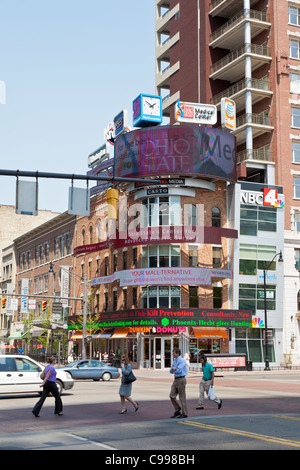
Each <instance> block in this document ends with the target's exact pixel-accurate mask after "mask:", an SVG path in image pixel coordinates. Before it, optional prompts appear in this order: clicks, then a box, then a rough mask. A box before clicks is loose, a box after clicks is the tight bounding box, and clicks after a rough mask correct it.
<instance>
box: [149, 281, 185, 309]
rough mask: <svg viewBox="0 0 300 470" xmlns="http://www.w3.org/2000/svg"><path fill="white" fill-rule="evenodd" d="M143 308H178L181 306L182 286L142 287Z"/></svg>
mask: <svg viewBox="0 0 300 470" xmlns="http://www.w3.org/2000/svg"><path fill="white" fill-rule="evenodd" d="M141 304H142V308H158V307H159V308H178V307H180V286H148V287H142V291H141Z"/></svg>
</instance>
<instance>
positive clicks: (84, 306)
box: [82, 274, 87, 359]
mask: <svg viewBox="0 0 300 470" xmlns="http://www.w3.org/2000/svg"><path fill="white" fill-rule="evenodd" d="M82 307H83V308H82V310H83V321H82V359H86V320H87V275H86V274H84V275H83V306H82Z"/></svg>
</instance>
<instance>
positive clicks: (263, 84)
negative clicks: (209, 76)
mask: <svg viewBox="0 0 300 470" xmlns="http://www.w3.org/2000/svg"><path fill="white" fill-rule="evenodd" d="M246 88H255V89H257V90H266V91H272V85H271V82H269V81H268V80H265V79H263V78H245V79H243V80H240V81H239V82H237V83H235V84H234V85H232V86H231V87H229V88H227V89H226V90H224V91H221V92H220V93H218V94H217V95H215V96H213V97H212V98H211V99H210V102H211V103H212V104H217V103H220V101H221V99H222V98H230V96H232V95H235V94H236V93H238V92H240V91H242V90H244V89H246Z"/></svg>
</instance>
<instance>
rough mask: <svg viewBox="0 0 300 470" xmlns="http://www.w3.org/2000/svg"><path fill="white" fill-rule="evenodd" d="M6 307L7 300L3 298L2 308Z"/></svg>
mask: <svg viewBox="0 0 300 470" xmlns="http://www.w3.org/2000/svg"><path fill="white" fill-rule="evenodd" d="M5 307H6V299H5V298H4V297H2V308H5Z"/></svg>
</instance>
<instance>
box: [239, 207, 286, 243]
mask: <svg viewBox="0 0 300 470" xmlns="http://www.w3.org/2000/svg"><path fill="white" fill-rule="evenodd" d="M276 210H277V209H276V208H273V207H265V206H250V205H247V204H241V216H240V234H241V235H252V236H257V232H258V231H260V230H261V231H265V232H276V228H277V212H276Z"/></svg>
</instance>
